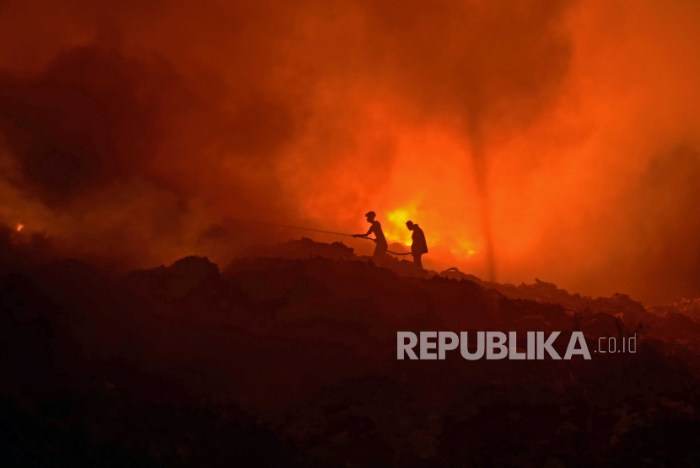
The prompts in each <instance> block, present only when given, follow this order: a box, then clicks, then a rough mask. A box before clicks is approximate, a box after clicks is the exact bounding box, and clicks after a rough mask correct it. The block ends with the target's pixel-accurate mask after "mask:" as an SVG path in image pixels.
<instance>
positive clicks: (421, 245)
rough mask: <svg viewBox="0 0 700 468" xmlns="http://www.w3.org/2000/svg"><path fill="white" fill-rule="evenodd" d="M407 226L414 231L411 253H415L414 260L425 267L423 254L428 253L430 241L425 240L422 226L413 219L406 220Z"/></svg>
mask: <svg viewBox="0 0 700 468" xmlns="http://www.w3.org/2000/svg"><path fill="white" fill-rule="evenodd" d="M406 227H407V228H408V230H409V231H413V233H412V234H411V241H412V242H411V255H413V262H414V263H415V264H416V265H418V266H419V267H421V268H423V261H422V260H421V255H423V254H425V253H428V243H427V242H426V241H425V234H424V233H423V230H422V229H421V228H420V226H418V225H417V224H415V223H414V222H413V221H406Z"/></svg>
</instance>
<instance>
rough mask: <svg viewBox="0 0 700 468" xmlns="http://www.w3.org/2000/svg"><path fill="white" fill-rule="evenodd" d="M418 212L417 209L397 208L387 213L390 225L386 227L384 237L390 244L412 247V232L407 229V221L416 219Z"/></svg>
mask: <svg viewBox="0 0 700 468" xmlns="http://www.w3.org/2000/svg"><path fill="white" fill-rule="evenodd" d="M416 211H417V210H416V209H415V208H413V207H409V208H396V209H394V210H392V211H389V212H388V213H387V215H386V219H387V221H388V223H387V226H385V227H384V235H385V236H386V237H387V241H388V242H390V243H391V242H398V243H400V244H404V245H409V246H410V245H411V242H412V240H411V231H409V230H408V228H407V227H406V221H408V220H410V219H411V218H412V217H415V216H414V215H415V214H416Z"/></svg>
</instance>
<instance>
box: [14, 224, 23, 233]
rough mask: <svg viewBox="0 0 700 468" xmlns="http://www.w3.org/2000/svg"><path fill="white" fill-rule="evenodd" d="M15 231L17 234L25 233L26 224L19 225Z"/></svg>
mask: <svg viewBox="0 0 700 468" xmlns="http://www.w3.org/2000/svg"><path fill="white" fill-rule="evenodd" d="M15 231H17V232H22V231H24V224H18V225H17V227H16V228H15Z"/></svg>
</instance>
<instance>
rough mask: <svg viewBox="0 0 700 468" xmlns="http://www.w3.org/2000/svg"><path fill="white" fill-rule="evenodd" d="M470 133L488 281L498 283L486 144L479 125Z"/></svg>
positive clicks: (472, 126) (474, 126)
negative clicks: (485, 152)
mask: <svg viewBox="0 0 700 468" xmlns="http://www.w3.org/2000/svg"><path fill="white" fill-rule="evenodd" d="M472 122H474V119H472ZM469 133H470V135H471V155H472V162H473V163H474V177H475V179H476V190H477V196H478V197H479V210H480V213H479V215H480V217H481V231H482V235H483V236H484V250H485V253H486V267H487V269H488V279H489V281H496V249H495V246H494V243H493V225H492V223H491V202H490V199H489V182H488V178H489V174H488V161H487V160H486V156H485V154H484V143H483V139H482V136H481V132H480V130H479V128H478V125H477V124H475V123H472V125H471V131H470V132H469Z"/></svg>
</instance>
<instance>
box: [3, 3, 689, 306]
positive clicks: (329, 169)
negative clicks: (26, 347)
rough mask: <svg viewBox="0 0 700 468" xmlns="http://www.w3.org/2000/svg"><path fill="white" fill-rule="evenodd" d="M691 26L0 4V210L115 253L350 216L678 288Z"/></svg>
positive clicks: (398, 6)
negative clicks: (372, 215)
mask: <svg viewBox="0 0 700 468" xmlns="http://www.w3.org/2000/svg"><path fill="white" fill-rule="evenodd" d="M699 36H700V5H697V4H696V3H695V2H690V1H687V2H684V1H681V2H674V3H673V4H672V5H661V4H658V5H652V4H651V3H646V2H632V1H627V2H625V1H614V2H572V1H521V2H484V1H473V2H469V1H468V2H457V1H438V2H425V1H413V0H410V1H406V2H400V3H397V2H384V1H356V2H346V1H330V2H294V4H293V5H292V4H291V2H281V1H280V2H274V1H272V2H271V1H260V2H253V3H251V2H238V1H232V2H218V1H198V2H176V3H174V2H152V3H149V6H148V8H146V7H145V6H143V4H141V3H140V2H131V1H127V2H121V3H120V4H119V5H105V6H101V5H97V4H96V3H95V2H81V1H72V2H61V1H58V2H55V1H54V2H35V1H23V2H17V1H5V2H2V3H0V39H1V41H0V167H1V168H2V173H1V174H2V178H1V180H0V197H1V199H2V204H0V221H2V222H3V223H5V224H7V225H10V226H15V225H17V224H19V223H21V224H23V225H25V226H26V230H27V231H28V232H36V233H43V234H45V235H46V236H48V237H49V238H51V239H52V240H53V242H54V243H55V244H56V245H57V246H58V247H59V248H60V249H62V250H63V251H65V252H67V253H69V254H70V255H75V256H84V257H90V258H100V259H104V260H107V261H113V262H116V263H118V264H121V265H123V266H126V267H133V266H152V265H155V264H159V263H163V262H171V261H172V260H174V259H176V258H178V257H181V256H183V255H187V254H190V253H199V254H205V255H209V256H211V257H213V258H214V259H215V260H217V261H226V260H227V259H229V258H230V257H231V256H232V255H235V254H238V253H245V251H246V249H247V248H249V247H251V246H254V245H255V244H257V243H265V242H273V241H276V240H283V239H288V238H290V237H299V236H300V235H308V234H304V233H303V232H295V231H292V230H284V229H274V228H271V227H270V226H269V224H263V223H276V224H285V225H298V226H307V227H313V228H321V229H326V230H331V231H342V232H349V233H352V232H361V231H363V230H364V229H366V224H365V223H364V221H363V217H362V215H363V214H364V213H365V212H366V211H367V210H370V209H373V210H375V211H377V213H378V214H379V219H380V220H381V221H382V223H383V225H384V227H385V231H386V233H387V236H388V237H389V238H390V240H392V239H393V240H396V241H398V242H405V241H406V240H407V237H406V236H408V233H407V231H406V230H405V228H404V227H403V223H404V222H405V221H406V220H407V219H409V218H410V219H412V220H413V221H416V222H418V223H420V225H421V226H422V227H423V228H424V230H425V231H426V235H427V236H428V241H429V243H430V245H431V253H430V254H429V255H428V256H426V258H425V262H426V266H428V267H431V268H443V267H449V266H453V265H455V266H458V267H459V268H460V269H462V270H465V271H469V272H472V273H475V274H477V275H479V276H483V277H485V278H486V277H489V276H490V277H492V278H496V279H497V280H499V281H513V282H520V281H531V280H532V279H533V278H534V277H538V278H542V279H546V280H549V281H553V282H556V283H557V284H560V285H561V286H563V287H566V288H568V289H572V290H576V291H580V292H583V293H588V294H610V293H612V292H616V291H620V292H625V293H629V294H632V295H634V296H636V297H639V298H640V299H642V300H645V301H649V302H660V301H669V300H675V299H678V298H680V297H682V296H700V236H698V232H699V229H700V221H698V220H699V219H700V218H699V217H698V216H697V200H698V195H700V193H699V190H700V189H698V184H697V180H700V179H699V177H700V115H698V114H700V111H699V109H700V91H699V90H698V86H697V82H698V78H700V53H698V52H697V51H696V50H695V49H696V47H695V44H697V43H699V41H700V37H699ZM256 222H262V223H256ZM314 237H316V236H314ZM318 238H319V240H324V241H331V240H343V239H340V238H333V237H325V236H320V237H318ZM408 239H410V236H409V237H408ZM353 242H354V243H353ZM350 245H352V246H353V247H355V248H356V249H357V250H358V251H360V252H366V251H368V246H367V245H365V244H363V243H361V242H359V241H357V242H355V241H351V242H350Z"/></svg>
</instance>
